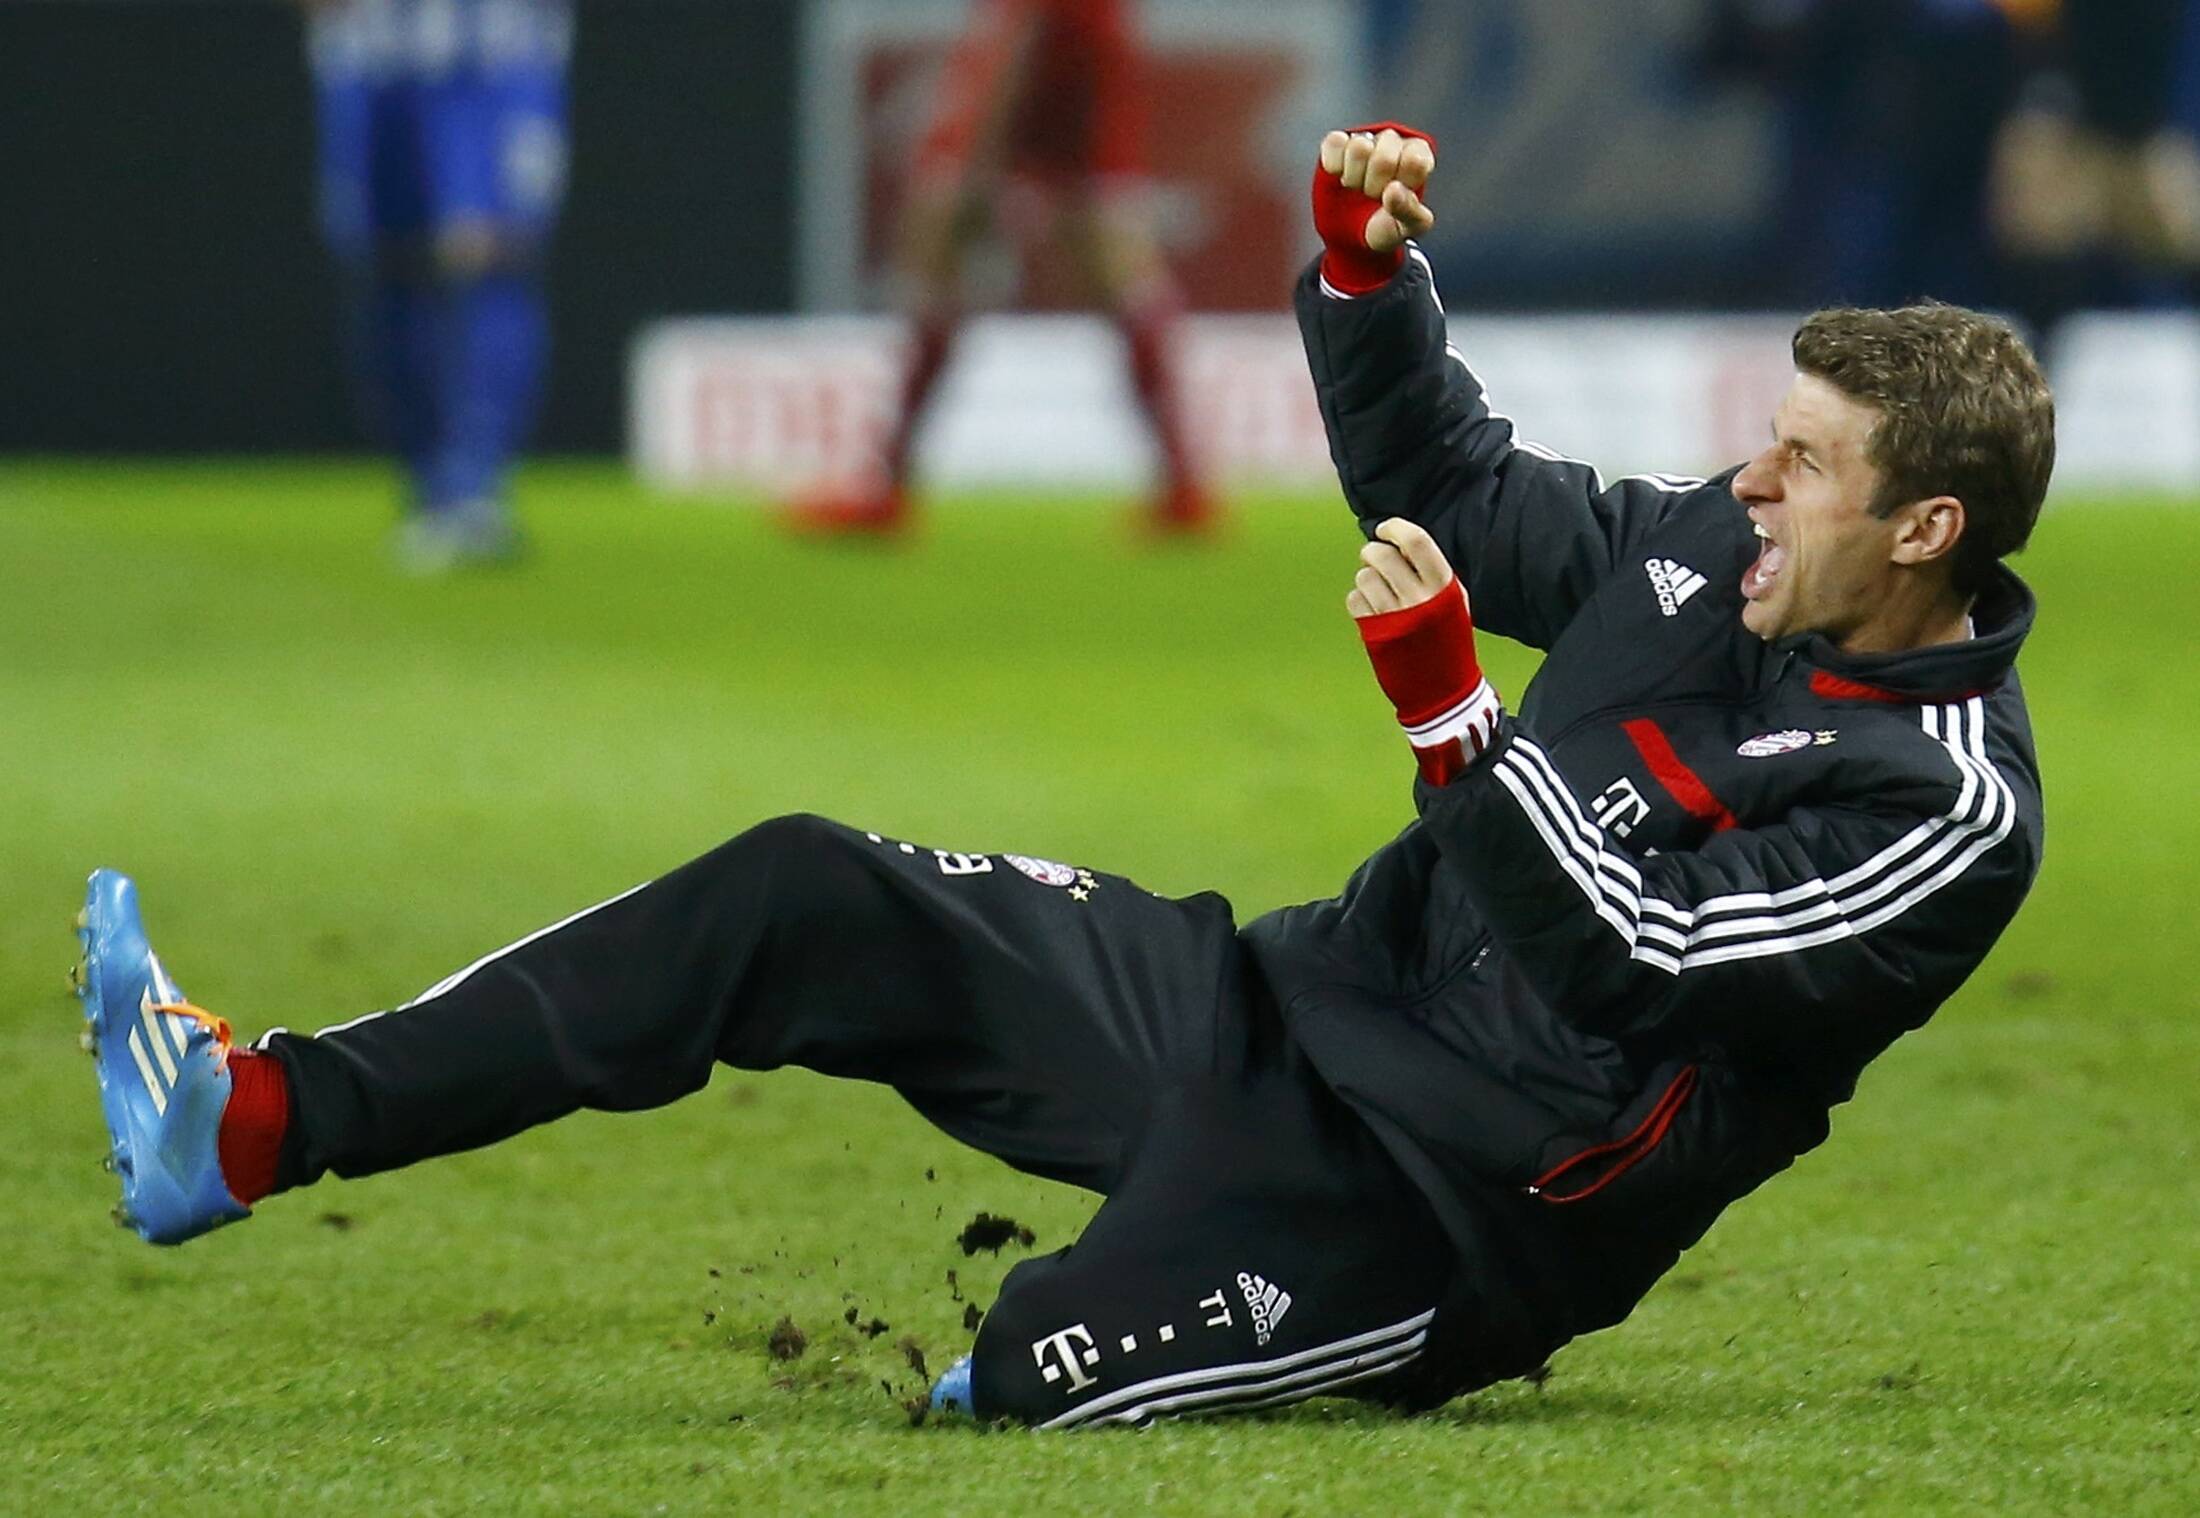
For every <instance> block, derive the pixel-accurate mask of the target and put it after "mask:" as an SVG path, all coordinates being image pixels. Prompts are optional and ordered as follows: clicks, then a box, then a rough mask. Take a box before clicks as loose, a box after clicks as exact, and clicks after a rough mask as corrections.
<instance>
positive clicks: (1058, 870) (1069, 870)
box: [1001, 854, 1082, 886]
mask: <svg viewBox="0 0 2200 1518" xmlns="http://www.w3.org/2000/svg"><path fill="white" fill-rule="evenodd" d="M1001 857H1002V858H1003V859H1005V860H1007V861H1008V862H1009V863H1010V864H1012V865H1014V866H1015V867H1016V868H1017V869H1018V870H1020V871H1021V872H1023V873H1024V874H1026V875H1029V876H1030V877H1031V878H1032V879H1033V880H1036V881H1038V882H1039V884H1041V885H1050V886H1073V885H1075V884H1077V877H1078V875H1079V874H1081V873H1082V872H1081V871H1079V870H1077V869H1075V868H1073V867H1072V866H1070V865H1066V864H1057V863H1055V862H1054V861H1053V860H1051V859H1034V858H1032V857H1031V856H1030V855H1029V854H1003V855H1002V856H1001Z"/></svg>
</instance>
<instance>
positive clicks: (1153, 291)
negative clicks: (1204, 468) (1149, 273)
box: [1116, 280, 1193, 490]
mask: <svg viewBox="0 0 2200 1518" xmlns="http://www.w3.org/2000/svg"><path fill="white" fill-rule="evenodd" d="M1176 318H1177V295H1176V290H1175V288H1174V287H1173V286H1172V285H1170V284H1169V283H1168V282H1167V281H1165V280H1155V281H1153V282H1151V283H1149V284H1147V285H1144V286H1142V287H1141V288H1139V289H1138V290H1136V291H1134V292H1133V293H1132V294H1131V296H1130V298H1129V299H1128V300H1126V301H1125V302H1124V303H1123V308H1122V309H1121V310H1120V311H1118V312H1117V313H1116V321H1117V323H1118V324H1119V325H1120V326H1121V327H1122V329H1123V339H1124V341H1125V342H1126V343H1128V344H1129V345H1130V352H1131V385H1132V387H1133V388H1134V389H1136V390H1137V392H1138V404H1139V405H1140V406H1141V407H1142V408H1143V409H1144V410H1145V413H1146V420H1147V422H1148V424H1149V425H1151V426H1152V428H1153V437H1154V442H1155V444H1156V445H1157V446H1158V447H1159V449H1160V453H1161V472H1162V476H1163V482H1164V484H1165V485H1166V487H1167V488H1168V489H1170V490H1178V489H1183V488H1187V487H1189V486H1190V485H1191V484H1192V483H1193V482H1192V466H1191V456H1190V454H1189V453H1188V452H1187V451H1186V449H1185V446H1184V418H1183V417H1182V415H1180V414H1179V412H1178V410H1177V388H1176V354H1175V341H1176Z"/></svg>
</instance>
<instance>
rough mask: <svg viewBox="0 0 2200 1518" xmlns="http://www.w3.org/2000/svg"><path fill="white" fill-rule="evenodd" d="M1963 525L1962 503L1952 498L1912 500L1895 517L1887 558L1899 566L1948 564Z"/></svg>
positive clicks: (1940, 497)
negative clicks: (1891, 542)
mask: <svg viewBox="0 0 2200 1518" xmlns="http://www.w3.org/2000/svg"><path fill="white" fill-rule="evenodd" d="M1963 525H1964V517H1963V503H1962V502H1961V501H1959V500H1957V499H1956V498H1955V497H1954V496H1952V495H1936V496H1930V497H1928V498H1927V499H1925V500H1922V501H1912V502H1911V503H1910V504H1909V505H1907V506H1904V507H1902V508H1900V509H1899V510H1897V511H1896V512H1895V514H1894V546H1893V548H1892V549H1891V550H1890V552H1889V554H1888V557H1890V558H1891V559H1893V560H1894V562H1895V563H1897V564H1932V563H1946V562H1948V561H1949V558H1950V555H1952V554H1953V553H1954V552H1955V548H1956V544H1957V542H1958V541H1960V540H1961V538H1962V537H1963Z"/></svg>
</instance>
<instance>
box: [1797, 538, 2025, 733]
mask: <svg viewBox="0 0 2200 1518" xmlns="http://www.w3.org/2000/svg"><path fill="white" fill-rule="evenodd" d="M2037 609H2038V603H2037V602H2036V601H2035V600H2034V599H2033V596H2032V591H2031V588H2030V587H2029V586H2027V585H2026V584H2025V583H2024V581H2022V580H2020V579H2018V578H2017V575H2016V571H2014V570H2012V569H2010V568H2009V566H2008V565H2006V564H1996V565H1995V566H1994V569H1993V574H1992V577H1991V578H1990V579H1989V580H1988V581H1987V585H1986V588H1985V589H1984V590H1983V591H1982V592H1980V594H1979V597H1978V600H1977V602H1976V604H1975V605H1973V607H1972V608H1971V622H1972V625H1973V626H1974V627H1975V628H1976V629H1977V636H1976V637H1972V638H1968V639H1965V640H1964V641H1963V642H1961V643H1936V644H1933V645H1932V646H1930V647H1928V648H1910V649H1903V650H1902V651H1900V652H1898V653H1891V654H1845V653H1843V652H1841V650H1840V649H1838V648H1836V647H1835V646H1834V644H1833V640H1832V639H1830V638H1828V637H1826V636H1825V634H1823V633H1803V634H1799V635H1797V636H1795V637H1793V638H1784V639H1782V640H1781V641H1780V644H1779V648H1780V650H1781V651H1782V652H1789V651H1792V652H1794V653H1796V654H1798V655H1799V656H1800V660H1801V662H1802V663H1804V664H1806V665H1808V666H1810V669H1811V674H1810V684H1811V690H1812V691H1813V692H1814V693H1816V694H1818V695H1820V696H1824V697H1827V698H1829V699H1832V700H1836V701H1887V702H1897V703H1907V704H1911V705H1919V706H1923V705H1929V704H1931V703H1934V702H1940V701H1956V700H1961V699H1963V698H1965V697H1968V696H1976V695H1982V694H1984V693H1985V692H1987V691H1990V690H1992V689H1993V688H1994V687H1996V686H1998V685H1999V684H2001V682H2002V681H2003V680H2004V679H2005V678H2007V676H2008V674H2009V671H2010V670H2011V669H2013V668H2014V667H2015V666H2016V662H2017V651H2018V650H2019V649H2021V648H2022V647H2023V646H2024V640H2025V637H2026V636H2027V635H2028V634H2029V633H2030V632H2031V631H2032V618H2033V615H2034V613H2035V612H2036V611H2037Z"/></svg>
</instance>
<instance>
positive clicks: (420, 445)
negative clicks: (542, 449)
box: [303, 0, 573, 573]
mask: <svg viewBox="0 0 2200 1518" xmlns="http://www.w3.org/2000/svg"><path fill="white" fill-rule="evenodd" d="M303 3H304V4H305V6H306V9H307V14H308V31H309V40H310V47H309V52H310V55H311V58H312V64H313V75H314V83H315V89H316V95H317V103H318V111H319V116H320V143H321V180H322V212H323V221H324V224H325V229H326V232H327V236H328V240H329V245H330V247H331V248H332V250H333V251H334V253H335V255H336V258H337V261H338V263H339V264H340V266H341V269H342V273H343V277H344V283H345V286H346V295H347V303H348V305H349V307H350V315H351V327H352V336H351V343H350V350H351V355H352V360H353V364H354V367H355V368H356V370H357V373H358V376H359V380H360V384H361V389H362V391H363V392H364V395H365V398H366V401H367V409H368V410H369V412H370V414H371V417H372V420H373V422H374V424H375V427H376V430H377V431H378V432H379V433H380V434H381V435H382V436H383V437H384V438H385V439H386V441H387V442H388V444H389V445H390V446H391V447H392V448H394V449H395V451H396V453H397V456H398V459H399V462H400V463H401V465H402V466H403V468H404V471H405V482H406V494H405V512H404V516H403V519H402V520H401V522H400V524H399V529H398V535H397V544H396V546H397V552H398V558H399V562H400V563H401V564H402V565H403V566H405V567H406V568H408V569H410V570H413V571H415V572H419V573H437V572H441V571H444V570H448V569H452V568H456V567H459V566H462V565H466V564H473V563H493V562H498V561H502V560H506V559H509V558H511V557H512V556H514V555H515V554H516V553H517V551H518V549H519V546H520V540H519V534H518V530H517V528H516V526H515V524H514V521H513V518H512V514H511V511H510V509H509V507H508V505H507V501H506V493H507V478H506V477H507V473H508V471H509V468H510V465H511V462H512V459H513V457H514V455H515V454H516V453H517V451H518V450H519V448H520V446H521V444H522V443H523V442H524V440H525V438H526V434H527V430H528V427H529V425H530V423H531V421H532V419H533V415H534V410H535V404H536V399H537V395H538V392H539V391H540V389H541V386H542V376H543V367H544V361H545V353H546V348H547V344H548V319H547V311H546V302H545V297H544V291H543V255H544V252H545V248H546V244H547V242H548V240H549V236H550V232H551V228H552V226H553V224H554V223H555V221H556V219H557V213H558V207H559V203H560V199H561V197H562V195H563V193H564V186H565V158H566V148H565V144H566V136H565V116H566V94H565V68H566V61H567V58H568V55H569V54H570V52H571V47H572V26H573V18H572V10H571V5H570V0H303Z"/></svg>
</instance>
